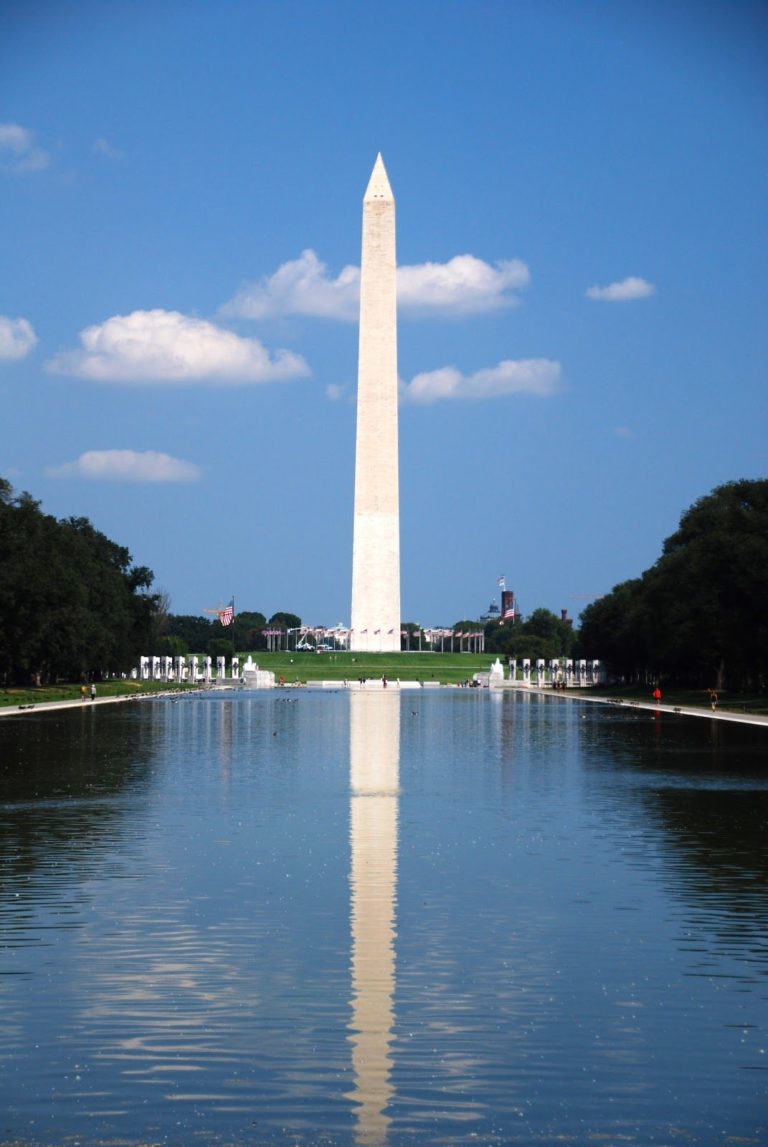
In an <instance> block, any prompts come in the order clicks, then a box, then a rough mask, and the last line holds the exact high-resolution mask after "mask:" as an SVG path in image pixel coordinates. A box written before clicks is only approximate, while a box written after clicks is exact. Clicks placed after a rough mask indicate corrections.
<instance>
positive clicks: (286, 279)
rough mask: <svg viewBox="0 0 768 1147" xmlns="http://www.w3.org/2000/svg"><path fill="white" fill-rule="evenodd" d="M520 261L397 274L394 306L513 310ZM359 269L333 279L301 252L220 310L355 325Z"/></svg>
mask: <svg viewBox="0 0 768 1147" xmlns="http://www.w3.org/2000/svg"><path fill="white" fill-rule="evenodd" d="M530 277H531V276H530V272H529V270H528V268H527V267H526V265H525V263H523V262H522V261H521V260H520V259H511V260H505V261H501V262H498V263H496V264H494V265H493V266H492V265H491V264H489V263H486V262H484V261H483V260H482V259H478V258H476V257H475V256H474V255H456V256H455V257H454V258H453V259H450V260H449V261H448V262H447V263H420V264H417V265H415V266H402V267H398V268H397V305H398V310H399V311H400V313H401V314H404V315H406V316H407V315H413V314H415V315H429V314H433V315H444V316H449V317H458V316H464V315H473V314H480V313H483V312H487V311H495V310H499V309H500V308H503V307H510V306H515V305H516V304H517V302H518V299H517V296H516V294H515V293H514V292H516V291H518V290H520V289H521V288H523V287H526V286H527V285H528V283H529V282H530ZM359 303H360V268H359V267H354V266H347V267H344V268H343V270H342V271H341V272H340V273H339V274H338V275H337V276H336V277H335V278H333V277H332V276H331V275H329V273H328V267H327V266H326V264H325V263H323V262H321V260H320V259H319V258H318V256H317V254H316V253H315V252H314V251H312V250H306V251H302V253H301V255H300V256H299V258H298V259H292V260H289V262H287V263H283V264H282V266H281V267H278V269H277V271H275V273H274V274H273V275H268V276H265V277H264V278H262V279H261V280H259V282H257V283H246V284H245V285H244V286H243V287H241V289H240V290H239V291H238V293H237V294H236V295H235V296H234V298H233V299H230V301H229V302H228V303H225V305H224V306H223V307H222V308H221V314H222V315H223V316H224V317H226V318H241V319H268V318H274V317H277V316H282V315H304V316H308V317H311V318H323V319H339V320H341V321H342V322H356V321H357V316H358V307H359Z"/></svg>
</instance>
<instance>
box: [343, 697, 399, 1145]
mask: <svg viewBox="0 0 768 1147" xmlns="http://www.w3.org/2000/svg"><path fill="white" fill-rule="evenodd" d="M349 705H350V713H349V719H350V727H349V771H350V787H351V797H350V843H351V850H352V860H351V869H350V925H351V928H350V931H351V939H352V960H351V964H352V1018H351V1021H350V1032H351V1036H350V1038H351V1042H352V1066H353V1070H354V1075H355V1090H354V1092H353V1093H352V1094H351V1095H350V1098H351V1099H352V1100H353V1101H354V1102H355V1103H356V1104H357V1129H356V1138H357V1141H358V1143H361V1144H371V1145H373V1144H378V1143H384V1142H386V1137H387V1129H388V1127H389V1118H388V1117H387V1114H386V1107H387V1104H388V1103H389V1100H390V1098H391V1097H392V1092H393V1088H392V1083H391V1069H392V1057H391V1052H390V1045H391V1043H392V1039H393V1033H392V1029H393V1025H394V994H395V936H396V931H397V921H396V910H397V819H398V784H399V779H398V773H399V761H400V698H399V697H398V696H397V695H396V694H392V693H390V694H387V693H386V692H384V691H382V692H375V693H374V692H366V691H364V690H362V691H360V692H355V693H351V694H350V698H349Z"/></svg>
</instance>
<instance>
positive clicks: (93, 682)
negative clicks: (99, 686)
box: [91, 681, 96, 701]
mask: <svg viewBox="0 0 768 1147" xmlns="http://www.w3.org/2000/svg"><path fill="white" fill-rule="evenodd" d="M91 700H92V701H95V700H96V682H95V681H91Z"/></svg>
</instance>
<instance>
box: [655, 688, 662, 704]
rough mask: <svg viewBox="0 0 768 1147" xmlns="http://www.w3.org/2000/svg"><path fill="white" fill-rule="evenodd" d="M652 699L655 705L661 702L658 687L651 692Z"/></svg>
mask: <svg viewBox="0 0 768 1147" xmlns="http://www.w3.org/2000/svg"><path fill="white" fill-rule="evenodd" d="M653 699H654V701H655V702H656V704H657V705H658V704H659V703H660V702H661V689H659V687H658V685H657V686H656V688H655V689H654V691H653Z"/></svg>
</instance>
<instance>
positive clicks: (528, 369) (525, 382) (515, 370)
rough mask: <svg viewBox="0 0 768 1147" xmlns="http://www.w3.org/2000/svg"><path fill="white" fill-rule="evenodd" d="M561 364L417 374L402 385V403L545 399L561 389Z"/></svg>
mask: <svg viewBox="0 0 768 1147" xmlns="http://www.w3.org/2000/svg"><path fill="white" fill-rule="evenodd" d="M560 377H561V371H560V363H559V362H554V361H553V360H551V359H547V358H531V359H521V360H519V361H517V362H515V361H513V360H512V359H505V360H504V361H503V362H500V363H499V364H498V366H492V367H488V368H486V369H485V370H478V371H477V372H476V373H475V374H462V373H461V371H459V370H457V369H456V368H455V367H453V366H446V367H443V368H442V369H441V370H432V371H427V372H425V373H423V374H417V375H416V376H415V377H414V378H413V379H411V381H410V382H409V383H402V384H401V387H400V394H401V397H402V398H403V400H404V401H405V402H414V403H422V404H427V403H431V402H439V401H440V400H441V399H444V398H471V399H482V398H501V397H503V396H504V395H508V394H533V395H536V396H537V397H539V398H546V397H547V396H548V395H550V394H554V393H555V392H556V391H557V390H558V389H559V385H560Z"/></svg>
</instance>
